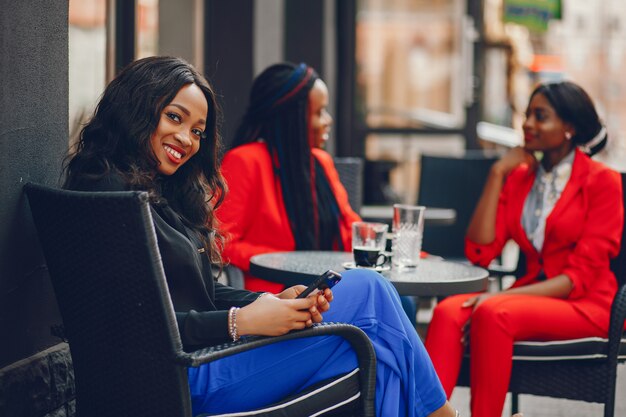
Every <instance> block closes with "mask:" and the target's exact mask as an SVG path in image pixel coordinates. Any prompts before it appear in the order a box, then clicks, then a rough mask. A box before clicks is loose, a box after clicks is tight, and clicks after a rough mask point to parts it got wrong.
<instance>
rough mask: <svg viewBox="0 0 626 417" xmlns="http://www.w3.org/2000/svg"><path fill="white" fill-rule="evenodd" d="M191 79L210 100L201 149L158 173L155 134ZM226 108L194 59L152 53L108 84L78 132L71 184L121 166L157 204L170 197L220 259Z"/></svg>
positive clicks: (68, 171) (69, 163)
mask: <svg viewBox="0 0 626 417" xmlns="http://www.w3.org/2000/svg"><path fill="white" fill-rule="evenodd" d="M189 84H195V85H197V86H198V87H199V88H200V89H201V90H202V92H203V93H204V96H205V98H206V100H207V103H208V113H207V115H206V116H207V117H206V129H205V131H204V135H203V136H204V137H203V138H202V139H201V144H200V149H199V150H198V152H197V153H196V154H195V155H194V156H193V157H192V158H191V159H189V161H187V162H186V163H185V164H184V165H182V166H181V167H180V168H179V169H178V170H177V171H176V173H174V174H173V175H170V176H162V175H159V173H158V170H157V167H158V160H157V158H156V156H155V155H154V152H153V151H152V146H151V143H150V138H151V136H152V134H153V132H154V131H155V130H156V128H157V125H158V123H159V120H160V117H161V112H162V111H163V109H164V108H165V106H167V105H168V104H169V103H170V102H171V101H172V100H173V99H174V97H175V96H176V94H178V91H179V90H180V89H181V88H182V87H184V86H186V85H189ZM220 114H221V113H220V111H219V108H218V105H217V102H216V98H215V93H214V92H213V89H212V88H211V86H210V85H209V83H208V82H207V80H206V79H205V78H204V77H203V76H202V75H201V74H199V73H198V72H197V71H196V70H195V69H194V68H193V66H191V65H190V64H189V63H187V62H186V61H184V60H182V59H180V58H174V57H162V56H161V57H157V56H154V57H149V58H144V59H140V60H137V61H135V62H132V63H131V64H129V65H128V66H127V67H126V68H124V69H123V70H122V71H121V72H120V74H119V75H118V76H117V77H116V78H115V79H114V80H113V81H111V83H109V85H108V86H107V87H106V89H105V91H104V93H103V95H102V98H101V99H100V102H99V103H98V106H97V108H96V110H95V112H94V115H93V117H92V118H91V120H90V121H89V122H88V123H87V125H85V127H84V128H83V129H82V130H81V132H80V137H79V140H78V143H77V144H76V146H75V148H74V149H72V150H71V151H70V153H69V154H68V156H67V158H66V160H65V164H64V165H65V166H64V174H65V182H64V187H65V188H70V189H72V188H76V187H78V186H79V185H80V184H84V183H89V182H93V181H97V180H99V179H101V178H103V177H105V176H107V175H110V174H111V173H116V174H118V175H119V176H120V177H121V178H122V179H123V180H124V181H125V182H126V183H127V185H128V187H129V189H134V190H144V191H148V193H149V194H150V198H151V201H152V203H153V204H156V205H158V204H162V203H164V202H166V201H167V202H168V203H169V204H170V205H171V206H172V207H173V208H174V209H175V210H176V211H177V212H178V214H179V215H180V216H181V218H182V220H183V222H184V223H185V224H186V225H187V226H188V227H190V228H191V229H193V230H194V231H196V232H197V234H198V236H199V237H200V239H201V240H202V242H203V244H204V245H205V249H207V250H208V254H209V256H210V257H211V259H212V260H213V261H215V262H219V261H220V255H219V253H220V252H219V242H218V241H219V240H220V239H221V237H220V235H219V233H218V232H217V230H216V229H217V228H216V227H215V226H216V219H215V217H214V214H213V212H214V210H215V209H216V208H217V207H218V206H219V205H220V203H221V201H222V199H223V198H224V194H225V191H226V190H225V185H224V181H223V178H222V176H221V173H220V171H219V165H218V152H219V150H220V147H221V140H220V136H219V133H218V123H219V121H220Z"/></svg>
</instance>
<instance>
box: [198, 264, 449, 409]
mask: <svg viewBox="0 0 626 417" xmlns="http://www.w3.org/2000/svg"><path fill="white" fill-rule="evenodd" d="M342 275H343V279H342V280H341V282H340V283H339V284H337V285H336V286H335V287H334V288H333V295H334V300H333V302H332V303H331V307H330V310H329V311H327V312H326V313H325V314H324V320H325V321H334V322H343V323H350V324H353V325H355V326H358V327H360V328H361V329H362V330H363V331H365V333H366V334H367V335H368V336H369V338H370V340H371V341H372V343H373V345H374V350H375V351H376V414H377V415H379V416H420V417H421V416H427V415H429V414H430V413H432V412H433V411H435V410H437V409H438V408H440V407H441V406H443V404H444V402H445V401H446V396H445V393H444V391H443V388H442V387H441V383H440V382H439V379H438V378H437V375H436V374H435V370H434V368H433V366H432V363H431V361H430V358H429V357H428V354H427V353H426V349H425V348H424V345H423V344H422V342H421V340H420V338H419V336H418V335H417V332H416V331H415V328H414V327H413V326H412V325H411V323H410V322H409V319H408V318H407V316H406V314H405V313H404V311H403V309H402V305H401V303H400V298H399V296H398V293H397V292H396V290H395V288H394V287H393V285H391V284H390V283H389V281H387V279H385V278H384V277H382V276H381V275H380V274H378V273H376V272H372V271H368V270H351V271H346V272H344V273H342ZM356 367H357V361H356V355H355V353H354V351H353V350H352V349H351V347H350V345H349V343H348V342H346V341H344V340H343V339H342V338H340V337H338V336H321V337H315V338H305V339H299V340H290V341H285V342H281V343H276V344H273V345H270V346H264V347H262V348H258V349H255V350H253V351H248V352H244V353H240V354H237V355H234V356H230V357H227V358H224V359H220V360H218V361H216V362H212V363H209V364H206V365H202V366H200V367H198V368H189V371H188V375H189V386H190V389H191V399H192V405H193V411H194V415H195V414H198V413H202V412H207V413H227V412H234V411H242V409H241V408H242V399H244V398H245V408H246V409H248V410H251V409H255V408H258V407H263V406H266V405H269V404H272V403H274V402H277V401H280V400H281V399H283V398H284V397H286V396H288V395H290V394H294V393H297V392H299V391H301V390H303V389H304V388H306V387H307V386H309V385H311V384H314V383H316V382H319V381H322V380H324V379H327V378H331V377H333V376H336V375H340V374H343V373H346V372H349V371H351V370H353V369H354V368H356Z"/></svg>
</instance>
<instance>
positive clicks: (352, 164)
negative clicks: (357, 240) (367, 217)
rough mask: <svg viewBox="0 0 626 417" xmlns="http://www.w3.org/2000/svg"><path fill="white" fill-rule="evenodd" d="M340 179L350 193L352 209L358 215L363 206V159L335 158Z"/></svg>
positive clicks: (349, 198)
mask: <svg viewBox="0 0 626 417" xmlns="http://www.w3.org/2000/svg"><path fill="white" fill-rule="evenodd" d="M334 161H335V168H337V172H338V173H339V179H340V180H341V183H342V184H343V186H344V187H345V189H346V191H347V192H348V200H349V201H350V207H352V210H354V211H355V212H356V213H359V211H360V210H361V205H362V204H363V159H361V158H354V157H345V158H344V157H341V158H339V157H337V158H334Z"/></svg>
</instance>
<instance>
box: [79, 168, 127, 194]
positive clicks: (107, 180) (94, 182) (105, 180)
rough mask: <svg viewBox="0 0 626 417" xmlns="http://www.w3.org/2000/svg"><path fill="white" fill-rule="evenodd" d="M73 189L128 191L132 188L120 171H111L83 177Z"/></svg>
mask: <svg viewBox="0 0 626 417" xmlns="http://www.w3.org/2000/svg"><path fill="white" fill-rule="evenodd" d="M72 189H75V190H77V191H128V190H129V189H130V188H129V186H128V184H127V183H126V181H124V179H123V178H122V176H121V175H120V174H119V173H118V172H114V171H110V172H109V173H107V174H104V175H102V176H98V177H91V178H87V177H86V178H82V179H81V180H80V181H79V182H78V183H77V184H75V186H73V187H72Z"/></svg>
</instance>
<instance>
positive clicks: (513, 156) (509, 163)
mask: <svg viewBox="0 0 626 417" xmlns="http://www.w3.org/2000/svg"><path fill="white" fill-rule="evenodd" d="M524 163H526V164H528V165H529V167H530V168H531V170H534V169H535V167H536V165H537V159H535V157H534V156H533V154H532V153H531V152H529V151H528V150H526V149H524V148H522V147H521V146H517V147H515V148H513V149H510V150H509V151H508V152H507V153H505V154H504V155H503V156H502V158H500V160H499V161H498V162H496V163H495V164H494V165H493V171H494V172H496V173H498V174H501V175H503V176H506V175H508V174H509V172H511V171H512V170H513V169H514V168H516V167H517V166H519V165H521V164H524Z"/></svg>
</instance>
